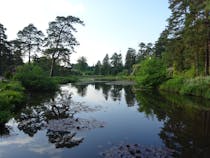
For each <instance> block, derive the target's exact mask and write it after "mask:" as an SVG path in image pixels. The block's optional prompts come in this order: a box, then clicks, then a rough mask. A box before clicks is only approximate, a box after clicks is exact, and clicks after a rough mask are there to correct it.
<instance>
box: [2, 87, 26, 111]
mask: <svg viewBox="0 0 210 158" xmlns="http://www.w3.org/2000/svg"><path fill="white" fill-rule="evenodd" d="M23 100H24V94H23V93H22V92H18V91H14V90H5V91H2V92H0V107H3V108H4V109H5V108H6V107H9V106H12V105H15V104H19V103H21V102H23ZM8 109H10V108H8Z"/></svg>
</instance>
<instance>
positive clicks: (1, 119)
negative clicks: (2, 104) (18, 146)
mask: <svg viewBox="0 0 210 158" xmlns="http://www.w3.org/2000/svg"><path fill="white" fill-rule="evenodd" d="M11 115H12V114H11V112H10V111H0V126H3V125H4V124H5V123H7V122H8V121H9V119H10V118H11Z"/></svg>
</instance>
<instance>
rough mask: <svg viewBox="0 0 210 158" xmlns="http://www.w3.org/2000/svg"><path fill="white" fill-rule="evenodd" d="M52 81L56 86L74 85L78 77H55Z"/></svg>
mask: <svg viewBox="0 0 210 158" xmlns="http://www.w3.org/2000/svg"><path fill="white" fill-rule="evenodd" d="M52 79H53V82H55V83H56V84H66V83H74V82H76V81H78V77H76V76H64V77H63V76H55V77H53V78H52Z"/></svg>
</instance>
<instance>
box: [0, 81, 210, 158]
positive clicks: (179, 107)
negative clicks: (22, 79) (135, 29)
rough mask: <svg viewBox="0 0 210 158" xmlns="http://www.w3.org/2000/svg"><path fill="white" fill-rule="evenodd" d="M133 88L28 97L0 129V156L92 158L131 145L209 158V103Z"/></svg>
mask: <svg viewBox="0 0 210 158" xmlns="http://www.w3.org/2000/svg"><path fill="white" fill-rule="evenodd" d="M132 89H133V88H132V86H120V85H107V84H104V83H96V84H89V85H71V84H68V85H65V86H62V87H61V90H60V91H59V92H56V94H31V99H30V100H29V101H28V103H27V105H26V107H25V108H23V109H20V110H19V112H18V113H17V114H15V117H14V118H13V119H11V120H10V121H9V122H8V123H7V125H6V127H5V128H3V129H1V132H0V158H14V157H15V158H23V157H30V158H48V157H49V158H69V157H73V158H94V157H101V156H100V153H101V152H103V151H105V150H107V149H109V148H111V147H113V146H115V145H119V144H134V143H138V144H141V145H144V146H153V147H167V148H170V149H173V150H175V151H176V153H175V157H183V158H188V157H190V158H209V157H210V109H209V108H208V106H210V102H209V101H207V100H203V99H200V98H190V97H183V96H178V95H175V94H173V95H170V94H163V93H162V94H159V93H157V92H135V93H134V91H133V90H132Z"/></svg>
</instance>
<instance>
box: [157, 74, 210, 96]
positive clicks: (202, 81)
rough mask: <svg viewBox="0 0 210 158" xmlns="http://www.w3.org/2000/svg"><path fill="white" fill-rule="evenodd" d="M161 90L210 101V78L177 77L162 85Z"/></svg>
mask: <svg viewBox="0 0 210 158" xmlns="http://www.w3.org/2000/svg"><path fill="white" fill-rule="evenodd" d="M160 89H161V90H166V91H173V92H177V93H180V94H183V95H194V96H200V97H205V98H208V99H210V77H203V76H201V77H196V78H189V79H184V78H182V77H175V78H173V79H170V80H168V81H166V82H164V83H163V84H161V85H160Z"/></svg>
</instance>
